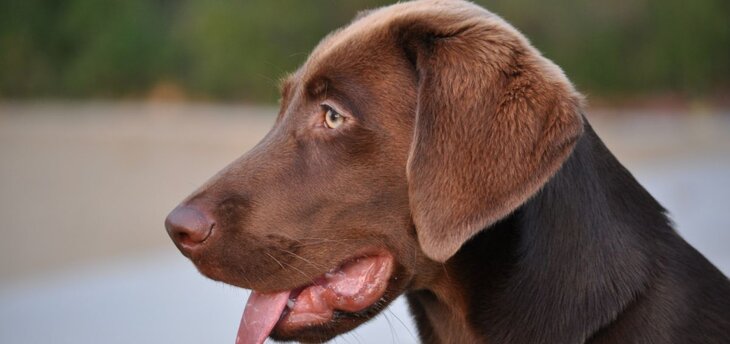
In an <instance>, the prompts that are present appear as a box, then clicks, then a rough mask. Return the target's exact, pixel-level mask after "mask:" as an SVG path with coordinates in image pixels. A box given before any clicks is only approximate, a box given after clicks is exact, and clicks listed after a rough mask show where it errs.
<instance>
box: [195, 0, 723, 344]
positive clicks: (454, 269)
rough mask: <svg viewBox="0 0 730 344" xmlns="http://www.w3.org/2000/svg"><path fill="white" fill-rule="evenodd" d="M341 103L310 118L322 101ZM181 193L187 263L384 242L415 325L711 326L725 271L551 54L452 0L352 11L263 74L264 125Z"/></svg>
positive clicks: (257, 270)
mask: <svg viewBox="0 0 730 344" xmlns="http://www.w3.org/2000/svg"><path fill="white" fill-rule="evenodd" d="M322 104H325V105H327V106H331V107H334V108H336V109H337V110H338V111H339V112H341V113H342V114H343V116H345V122H344V123H343V125H342V126H341V127H339V128H337V129H329V128H326V127H324V125H323V106H322ZM183 204H184V205H185V206H187V207H195V208H198V209H202V210H201V211H204V212H206V213H211V214H213V216H214V217H215V230H214V231H213V233H212V234H211V235H210V238H209V239H207V240H206V241H205V242H204V243H203V244H202V245H201V247H200V248H199V249H197V250H195V251H190V250H183V252H184V253H185V254H186V255H187V256H189V257H190V259H191V260H192V261H193V262H194V263H195V264H196V266H197V267H198V269H199V270H200V271H201V272H202V273H204V274H205V275H207V276H209V277H211V278H213V279H217V280H221V281H224V282H227V283H231V284H234V285H238V286H241V287H245V288H251V289H256V290H258V291H263V292H266V291H274V290H285V289H292V288H295V287H298V286H301V285H305V284H307V283H310V282H311V280H312V279H313V278H315V277H316V276H318V275H321V274H322V273H323V272H325V271H327V270H329V269H331V268H333V267H335V266H337V265H338V264H339V263H341V262H342V261H343V260H345V259H347V258H348V257H351V256H352V254H353V252H363V250H367V249H373V248H374V249H386V250H388V251H390V252H391V253H392V254H393V255H394V257H395V259H396V264H397V268H396V272H395V273H394V275H393V276H392V278H391V280H390V281H389V285H388V289H387V291H386V294H385V296H384V297H383V299H382V300H381V302H378V303H377V304H376V305H373V307H371V308H370V309H368V310H367V311H365V312H362V313H359V314H347V313H341V314H339V315H338V317H336V319H335V320H333V321H332V322H331V323H330V324H328V325H327V326H318V327H316V328H311V329H307V330H302V331H298V332H297V333H284V332H283V331H274V333H273V334H272V336H273V337H274V338H277V339H282V340H300V341H308V342H320V341H325V340H328V339H330V338H332V337H334V336H336V335H338V334H341V333H344V332H346V331H349V330H350V329H352V328H355V327H356V326H358V325H359V324H361V323H362V322H364V321H366V320H367V319H369V318H370V317H372V316H374V315H375V314H377V313H378V312H379V311H380V310H382V309H383V308H384V307H385V306H387V304H388V303H389V302H391V301H392V300H393V299H395V298H396V297H397V296H398V295H400V294H406V296H407V298H408V301H409V304H410V307H411V311H412V313H413V314H414V317H415V319H416V322H417V325H418V330H419V334H420V337H421V339H422V341H423V342H424V343H484V342H489V343H727V342H728V338H730V282H728V279H727V277H725V276H724V275H723V274H722V273H721V272H719V271H718V270H717V269H716V268H715V267H713V266H712V265H711V264H710V263H709V262H708V261H707V260H706V259H705V258H704V257H703V256H702V255H701V254H700V253H698V252H697V251H695V250H694V249H693V248H692V247H691V246H689V245H688V244H687V243H686V242H685V241H684V240H682V239H681V238H680V237H679V236H678V235H677V233H676V232H675V231H674V230H673V229H672V228H671V226H670V223H669V221H668V220H667V218H666V215H665V210H664V209H663V208H662V207H661V206H660V205H659V204H658V203H657V202H656V201H655V200H654V199H653V198H652V197H651V195H649V194H648V193H647V192H646V191H645V190H644V189H643V188H642V187H641V186H640V185H639V184H638V183H637V182H636V180H635V179H634V178H633V177H632V176H631V174H630V173H629V172H628V171H626V169H624V168H623V167H622V166H621V164H620V163H619V162H618V161H617V160H616V159H615V158H614V157H613V156H612V155H611V153H610V152H609V151H608V150H607V149H606V148H605V147H604V146H603V144H602V143H601V141H600V139H599V138H598V137H597V136H596V134H595V133H594V132H593V130H592V129H591V127H590V125H589V124H588V123H587V121H586V120H585V118H584V117H583V115H582V104H581V96H580V95H579V94H578V93H577V92H576V91H575V90H574V88H573V86H572V84H571V83H570V82H569V81H568V79H567V78H566V77H565V76H564V75H563V73H562V71H561V70H560V69H559V68H558V67H557V66H555V65H554V64H553V63H551V62H550V61H548V60H547V59H545V58H544V57H542V56H541V55H540V54H539V53H538V52H537V51H536V50H535V49H534V48H533V47H532V46H530V44H529V43H528V41H527V40H526V39H525V38H524V37H523V36H522V35H521V34H520V33H519V32H518V31H517V30H515V29H514V28H513V27H511V26H510V25H509V24H507V23H506V22H505V21H503V20H502V19H501V18H499V17H498V16H496V15H494V14H492V13H490V12H488V11H486V10H484V9H482V8H480V7H478V6H476V5H474V4H471V3H469V2H465V1H460V0H420V1H412V2H405V3H399V4H396V5H392V6H388V7H384V8H381V9H376V10H373V11H368V12H366V13H364V14H362V15H360V16H358V18H356V20H355V21H354V22H353V23H351V24H350V25H349V26H347V27H346V28H344V29H341V30H339V31H336V32H334V33H333V34H331V35H330V36H328V37H326V38H325V39H324V40H323V41H322V42H321V43H320V44H319V45H318V46H317V47H316V48H315V50H314V51H313V52H312V54H311V55H310V57H309V59H308V60H307V62H305V64H304V65H303V66H302V67H301V68H300V69H299V70H298V71H296V72H295V73H293V74H292V75H290V76H289V77H288V78H287V79H286V80H285V81H284V82H283V86H282V102H281V111H280V113H279V116H278V118H277V121H276V123H275V125H274V127H273V128H272V130H271V132H269V134H268V135H267V136H266V137H265V138H264V139H263V140H262V141H261V143H259V144H258V145H257V146H256V147H255V148H254V149H252V150H251V151H250V152H248V153H247V154H245V155H244V156H242V157H241V158H240V159H238V160H236V161H235V162H233V163H232V164H231V165H230V166H229V167H227V168H226V169H224V170H223V171H221V172H220V173H219V174H218V175H216V176H215V177H213V178H212V179H211V180H210V181H209V182H208V183H206V184H205V185H204V186H203V187H201V188H200V189H199V190H198V191H196V192H195V193H193V195H191V196H190V197H189V198H188V199H186V200H185V201H184V202H183Z"/></svg>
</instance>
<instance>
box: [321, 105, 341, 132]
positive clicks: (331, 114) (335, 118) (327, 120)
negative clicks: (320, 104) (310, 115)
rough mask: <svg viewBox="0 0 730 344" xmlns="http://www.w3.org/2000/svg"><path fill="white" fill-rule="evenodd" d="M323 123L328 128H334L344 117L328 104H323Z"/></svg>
mask: <svg viewBox="0 0 730 344" xmlns="http://www.w3.org/2000/svg"><path fill="white" fill-rule="evenodd" d="M324 110H325V113H324V124H325V125H326V126H327V127H328V128H330V129H335V128H337V127H339V126H340V125H342V123H344V122H345V117H344V116H342V115H340V113H339V112H337V111H335V110H334V109H333V108H331V107H329V106H326V105H325V106H324Z"/></svg>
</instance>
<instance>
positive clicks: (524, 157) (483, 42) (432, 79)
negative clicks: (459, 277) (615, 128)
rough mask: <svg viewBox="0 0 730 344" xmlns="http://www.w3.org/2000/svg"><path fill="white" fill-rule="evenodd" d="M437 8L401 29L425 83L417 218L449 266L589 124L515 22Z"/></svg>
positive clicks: (432, 253) (415, 146) (415, 172)
mask: <svg viewBox="0 0 730 344" xmlns="http://www.w3.org/2000/svg"><path fill="white" fill-rule="evenodd" d="M463 4H467V3H466V2H464V3H463ZM467 6H472V5H467ZM434 12H435V13H427V12H426V13H420V14H415V15H413V16H411V17H409V18H406V19H404V20H403V21H402V22H400V23H399V24H398V27H397V28H396V31H397V32H398V35H399V37H400V43H401V44H402V45H403V46H404V47H405V49H406V55H407V56H408V58H409V59H410V60H411V62H413V63H414V65H415V66H416V72H417V74H418V83H419V86H418V87H419V88H418V107H417V117H416V122H415V134H414V137H413V143H412V146H411V153H410V157H409V160H408V167H407V174H408V183H409V196H410V202H411V211H412V216H413V221H414V223H415V226H416V231H417V234H418V240H419V242H420V245H421V248H422V250H423V251H424V252H425V254H426V255H427V256H429V257H430V258H431V259H434V260H436V261H441V262H443V261H446V260H447V259H449V258H450V257H451V256H453V255H454V254H455V253H456V252H457V251H458V250H459V248H460V247H461V246H462V244H463V243H464V242H465V241H467V240H468V239H469V238H471V237H472V236H474V235H475V234H476V233H478V232H479V231H481V230H482V229H484V228H486V227H487V226H489V225H491V224H493V223H494V222H496V221H498V220H499V219H501V218H503V217H505V216H507V215H509V213H510V212H512V211H513V210H515V209H516V208H517V207H519V206H520V205H521V204H522V203H524V202H525V201H526V200H527V199H528V198H529V197H530V196H531V195H533V194H535V193H536V192H537V191H538V190H539V188H540V187H541V186H542V185H544V184H545V183H546V182H547V180H548V179H549V178H550V177H551V176H552V175H553V174H555V172H556V171H557V170H558V169H559V168H560V166H561V164H562V163H563V162H564V161H565V160H566V158H567V157H568V156H569V154H570V153H571V152H572V149H573V146H574V145H575V142H576V141H577V139H578V138H579V136H580V135H581V133H582V129H583V123H582V116H581V114H580V106H581V96H580V95H579V94H578V93H576V92H575V90H574V89H573V86H572V85H571V83H570V82H569V81H568V80H567V79H566V78H565V76H564V75H563V73H562V71H561V70H560V69H559V68H558V67H557V66H555V65H554V64H552V63H551V62H550V61H548V60H547V59H545V58H544V57H542V56H541V55H540V54H539V53H538V52H537V51H536V50H535V49H534V48H532V47H531V46H530V44H529V43H528V42H527V40H526V39H525V38H524V37H523V36H522V35H521V34H520V33H519V32H517V31H516V30H515V29H513V28H512V27H511V26H509V24H507V23H506V22H504V21H503V20H502V19H500V18H499V17H497V16H495V15H493V14H491V13H489V12H486V11H484V10H481V9H478V8H476V7H474V8H472V7H468V8H467V9H459V10H456V11H453V12H451V13H450V12H449V11H438V12H436V11H434Z"/></svg>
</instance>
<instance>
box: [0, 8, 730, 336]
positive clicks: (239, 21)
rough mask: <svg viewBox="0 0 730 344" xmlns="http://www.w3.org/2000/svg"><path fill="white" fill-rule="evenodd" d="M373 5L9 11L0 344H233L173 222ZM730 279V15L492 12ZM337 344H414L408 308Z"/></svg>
mask: <svg viewBox="0 0 730 344" xmlns="http://www.w3.org/2000/svg"><path fill="white" fill-rule="evenodd" d="M386 3H389V1H373V0H351V1H347V2H345V1H336V0H310V1H306V2H305V1H298V0H276V1H269V0H246V1H234V0H216V1H191V0H186V1H178V0H176V1H173V0H154V1H152V0H125V1H98V0H65V1H48V0H0V234H1V236H0V343H4V344H5V343H7V344H15V343H24V344H25V343H47V342H53V343H98V342H101V341H103V342H106V343H130V342H134V343H231V342H233V340H234V338H235V331H236V329H237V327H238V322H239V320H240V316H241V311H242V309H243V305H244V303H245V299H246V296H247V292H246V291H244V290H240V289H237V288H233V287H230V286H226V285H223V284H220V283H216V282H212V281H209V280H207V279H205V278H203V277H202V276H200V275H199V274H198V273H197V272H196V271H195V269H194V267H193V266H192V264H190V263H189V262H188V261H187V260H186V259H184V258H183V257H182V255H180V254H179V253H178V252H177V250H176V249H175V248H174V246H173V245H172V243H171V242H170V241H169V239H168V237H167V234H166V233H165V231H164V228H163V225H162V224H163V220H164V217H165V216H166V214H167V212H168V211H169V210H171V209H172V208H173V207H174V206H175V205H176V204H177V203H178V202H179V201H180V200H181V199H182V198H184V197H185V196H186V195H187V194H188V193H189V192H191V191H193V190H194V189H195V188H196V187H197V186H198V185H200V184H202V183H203V182H204V181H205V180H206V179H207V178H208V177H210V176H212V175H213V174H214V173H215V172H216V171H218V170H219V169H220V168H222V167H223V166H224V165H226V164H227V163H228V162H230V161H232V160H233V159H235V158H236V157H237V156H239V155H241V154H242V153H243V152H245V151H246V150H248V149H249V148H251V147H252V146H253V145H254V144H255V143H256V142H257V141H258V140H259V139H260V138H261V137H263V135H264V134H265V133H266V131H267V130H268V128H269V127H270V126H271V124H272V123H273V119H274V117H273V116H275V114H276V101H277V99H278V93H277V83H278V80H279V78H281V77H282V76H284V75H285V74H286V73H287V72H289V71H292V70H294V69H295V68H296V67H297V66H298V65H299V64H300V63H302V62H303V60H304V59H305V58H306V56H307V54H308V52H309V51H310V50H311V48H312V47H313V46H314V45H315V44H316V43H317V41H318V40H319V39H320V38H321V37H323V36H324V35H325V34H326V33H328V32H329V31H331V30H332V29H334V28H336V27H339V26H341V25H344V24H346V23H347V22H348V21H349V20H350V19H351V18H352V17H353V16H354V15H355V14H356V13H357V12H358V11H359V10H362V9H366V8H372V7H375V6H379V5H382V4H386ZM477 3H479V4H481V5H484V6H485V7H487V8H488V9H490V10H492V11H494V12H496V13H498V14H500V15H502V16H503V17H504V18H505V19H506V20H507V21H509V22H511V23H513V24H514V25H515V26H516V27H517V28H518V29H520V30H521V31H522V32H523V33H525V35H526V36H528V37H529V38H530V39H531V41H532V42H533V44H534V45H535V46H536V47H537V48H538V49H540V50H541V51H542V52H543V53H544V54H545V55H546V56H547V57H548V58H550V59H552V60H553V61H555V62H556V63H557V64H558V65H560V66H561V67H562V68H563V69H564V70H565V72H566V74H567V75H568V76H569V78H571V80H572V81H574V82H575V84H576V85H577V87H578V88H579V89H580V90H581V91H582V92H584V93H585V94H586V95H587V96H588V100H589V105H590V107H589V110H588V114H587V115H588V118H589V120H590V121H591V123H592V124H593V125H594V128H595V129H596V131H597V132H598V134H599V135H600V136H601V137H602V138H603V139H604V140H605V141H606V143H607V145H608V146H609V148H611V149H612V150H613V152H614V153H615V154H616V155H617V157H618V158H619V160H621V161H622V162H623V163H624V164H625V165H626V166H627V167H628V168H629V170H631V171H632V172H633V173H634V174H635V176H636V177H637V178H638V179H639V181H640V182H642V184H643V185H644V186H646V187H647V188H648V189H649V191H650V192H652V194H653V195H654V196H655V197H656V198H657V199H659V201H660V202H661V203H662V204H664V205H665V206H666V207H667V208H668V209H669V211H670V212H671V216H672V219H673V220H674V222H675V223H676V225H677V229H678V231H679V232H680V233H681V234H682V235H683V236H684V237H685V238H686V239H687V240H688V241H689V242H690V243H691V244H693V245H694V246H695V247H696V248H698V249H699V250H700V251H701V252H703V253H704V254H705V255H706V256H707V257H708V258H709V259H710V260H711V261H712V262H713V263H715V264H716V265H717V266H718V267H719V268H720V269H721V270H722V271H723V272H725V273H726V274H728V273H730V250H729V249H728V248H729V247H730V231H728V229H729V228H730V217H728V216H727V211H728V210H730V208H729V207H728V204H730V22H728V18H730V2H728V1H726V0H696V1H684V0H626V1H624V0H620V1H618V0H617V1H610V2H607V1H599V0H589V1H586V0H580V1H579V0H556V1H551V2H545V1H539V0H493V1H477ZM336 341H337V342H342V343H350V342H355V343H370V342H379V343H387V342H393V343H415V342H417V340H416V332H415V330H414V329H413V326H412V321H411V320H410V317H409V315H408V313H407V309H406V308H405V306H404V303H403V302H402V300H398V301H397V302H396V304H395V305H394V306H393V307H391V308H389V310H388V311H387V312H385V313H384V314H383V315H381V316H380V317H378V318H377V319H375V320H374V321H371V322H370V323H368V325H367V326H365V327H364V328H361V329H358V330H357V331H355V332H354V333H351V334H348V335H345V336H342V337H340V338H338V339H337V340H336Z"/></svg>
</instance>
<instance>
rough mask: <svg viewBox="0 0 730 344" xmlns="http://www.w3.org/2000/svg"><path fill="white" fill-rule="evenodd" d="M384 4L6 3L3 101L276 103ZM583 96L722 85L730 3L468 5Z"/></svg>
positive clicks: (624, 0)
mask: <svg viewBox="0 0 730 344" xmlns="http://www.w3.org/2000/svg"><path fill="white" fill-rule="evenodd" d="M389 2H390V1H384V0H352V1H338V0H309V1H299V0H246V1H240V0H211V1H194V0H181V1H173V0H125V1H98V0H66V1H58V0H3V1H0V97H4V98H18V97H21V98H22V97H140V96H145V95H146V94H147V93H148V92H150V90H152V89H154V88H155V87H156V86H158V85H159V84H172V85H175V86H176V87H178V88H180V89H182V90H185V92H187V93H188V94H189V95H190V96H191V97H194V98H200V99H222V100H243V101H273V100H275V99H276V97H277V95H276V93H277V92H276V87H275V86H276V84H277V80H278V79H279V78H280V77H282V76H283V75H285V74H286V73H287V72H289V71H292V70H293V69H294V68H296V66H297V65H299V64H300V63H301V62H302V61H303V60H304V58H306V56H307V54H308V53H309V51H310V50H311V49H312V47H314V45H315V44H316V43H317V41H318V40H319V39H320V38H321V37H323V36H324V35H325V34H327V32H329V31H331V30H332V29H334V28H336V27H339V26H342V25H344V24H346V23H347V22H348V21H349V20H350V19H351V18H352V17H353V16H354V15H355V13H357V11H358V10H361V9H366V8H371V7H375V6H380V5H383V4H386V3H389ZM477 2H478V3H480V4H481V5H484V6H485V7H487V8H489V9H490V10H492V11H494V12H496V13H498V14H500V15H502V16H503V17H505V19H507V20H508V21H510V22H511V23H513V24H514V25H515V26H516V27H518V28H519V29H520V30H522V31H523V32H524V33H525V34H526V35H527V36H528V37H530V38H531V39H532V41H533V43H534V44H535V45H536V46H537V47H538V48H539V49H540V50H542V51H543V52H544V53H545V55H547V56H548V57H549V58H551V59H553V60H554V61H555V62H556V63H557V64H559V65H560V66H562V67H563V68H564V69H565V70H566V72H567V74H568V75H569V76H570V77H571V79H572V80H574V81H575V82H576V83H577V84H578V86H579V87H580V89H581V90H584V91H587V92H588V93H589V94H594V95H595V94H598V95H606V96H612V95H624V94H646V93H654V92H681V93H683V94H687V95H690V96H701V95H702V94H704V93H706V92H712V91H716V90H728V89H730V24H728V18H730V2H729V1H727V0H696V1H691V2H690V1H683V0H630V1H629V0H616V1H610V2H607V1H599V0H554V1H550V2H546V1H539V0H491V1H486V0H483V1H477Z"/></svg>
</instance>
